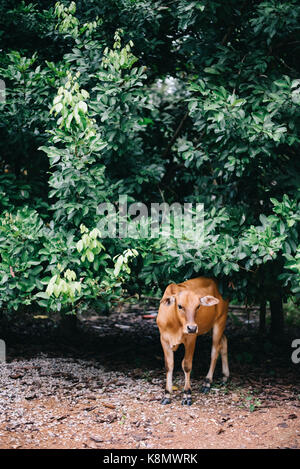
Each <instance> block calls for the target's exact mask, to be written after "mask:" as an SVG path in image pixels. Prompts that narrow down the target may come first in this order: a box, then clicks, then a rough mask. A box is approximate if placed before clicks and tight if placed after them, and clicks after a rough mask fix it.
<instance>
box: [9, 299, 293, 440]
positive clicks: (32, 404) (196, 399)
mask: <svg viewBox="0 0 300 469" xmlns="http://www.w3.org/2000/svg"><path fill="white" fill-rule="evenodd" d="M149 309H151V308H149V307H146V308H141V306H139V305H134V306H132V305H131V306H129V305H128V306H127V307H126V308H122V309H121V310H120V309H119V310H116V311H115V312H114V313H113V314H112V315H111V316H109V317H104V316H103V317H101V316H100V317H99V316H91V317H89V318H86V319H84V320H83V321H82V322H81V325H80V328H79V332H78V333H77V334H76V336H75V337H72V338H71V339H66V338H63V337H61V336H60V335H59V334H58V331H57V328H56V326H55V323H54V322H52V321H50V320H45V319H31V318H28V319H26V321H25V322H23V323H22V325H18V326H14V327H10V332H9V333H5V332H4V334H5V335H4V336H3V333H2V336H1V337H2V338H5V340H6V345H7V361H6V363H3V364H0V370H1V376H0V448H2V449H5V448H13V449H17V448H24V449H37V448H38V449H41V448H43V449H46V448H47V449H48V448H53V449H54V448H78V449H79V448H105V449H110V448H114V449H117V448H120V449H125V448H126V449H127V448H130V449H136V448H154V449H169V448H173V449H179V448H180V449H201V448H210V449H211V448H300V387H299V370H300V368H299V367H300V364H299V365H296V364H293V363H292V361H291V353H292V349H291V342H292V340H293V339H294V338H296V337H300V335H299V330H290V331H288V333H287V335H286V336H285V339H284V340H283V341H281V343H276V344H274V343H272V342H271V341H270V340H269V339H268V337H261V336H259V335H258V333H257V324H256V321H255V315H254V314H253V318H254V319H251V318H250V319H251V320H250V321H248V322H247V320H246V319H247V318H245V317H243V314H241V312H240V311H234V310H233V311H232V315H231V317H230V318H229V320H228V325H227V337H228V343H229V360H230V361H229V364H230V368H231V381H230V383H229V384H228V385H227V386H226V387H222V386H221V385H220V374H219V373H220V363H218V365H217V372H216V376H215V378H216V380H215V382H214V385H213V386H212V389H211V392H210V393H209V394H207V395H204V394H201V392H200V389H201V384H202V380H203V378H204V376H205V374H206V373H207V370H208V367H209V358H210V341H211V338H210V336H209V335H206V336H203V337H199V339H198V344H197V350H196V353H195V357H194V367H193V372H192V388H193V405H192V406H191V407H186V406H182V405H181V398H182V386H183V372H182V371H181V365H180V363H181V360H182V356H183V350H182V349H179V350H178V352H177V353H176V361H175V374H174V385H175V389H174V397H173V400H172V403H171V404H170V405H167V406H162V405H161V404H160V400H161V398H162V396H163V389H164V385H165V374H164V361H163V354H162V350H161V346H160V342H159V334H158V329H157V327H156V323H155V319H143V315H144V314H145V313H149ZM152 310H153V308H152ZM150 314H151V311H150ZM248 319H249V318H248ZM297 334H298V335H297Z"/></svg>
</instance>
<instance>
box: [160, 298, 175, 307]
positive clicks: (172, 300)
mask: <svg viewBox="0 0 300 469" xmlns="http://www.w3.org/2000/svg"><path fill="white" fill-rule="evenodd" d="M174 303H175V296H164V297H163V298H162V299H161V300H160V304H163V305H167V306H170V305H173V304H174Z"/></svg>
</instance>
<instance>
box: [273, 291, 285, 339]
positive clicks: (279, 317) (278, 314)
mask: <svg viewBox="0 0 300 469" xmlns="http://www.w3.org/2000/svg"><path fill="white" fill-rule="evenodd" d="M270 309H271V336H272V337H273V338H280V337H281V336H282V335H283V329H284V318H283V307H282V297H281V296H278V297H276V298H272V299H271V300H270Z"/></svg>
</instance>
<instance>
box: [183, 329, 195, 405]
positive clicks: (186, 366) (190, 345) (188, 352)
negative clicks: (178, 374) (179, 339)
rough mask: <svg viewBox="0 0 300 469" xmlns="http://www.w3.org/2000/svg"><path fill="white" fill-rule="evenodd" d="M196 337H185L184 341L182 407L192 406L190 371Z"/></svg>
mask: <svg viewBox="0 0 300 469" xmlns="http://www.w3.org/2000/svg"><path fill="white" fill-rule="evenodd" d="M196 339H197V337H196V335H195V336H187V337H186V339H185V341H184V346H185V355H184V359H183V360H182V369H183V371H184V378H185V379H184V393H183V399H182V402H181V404H182V405H188V406H190V405H192V390H191V381H190V377H191V371H192V364H193V357H194V351H195V345H196Z"/></svg>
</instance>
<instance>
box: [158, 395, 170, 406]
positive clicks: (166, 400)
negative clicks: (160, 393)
mask: <svg viewBox="0 0 300 469" xmlns="http://www.w3.org/2000/svg"><path fill="white" fill-rule="evenodd" d="M160 403H161V404H162V405H167V404H171V399H170V398H169V397H164V398H163V399H162V400H161V401H160Z"/></svg>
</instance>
